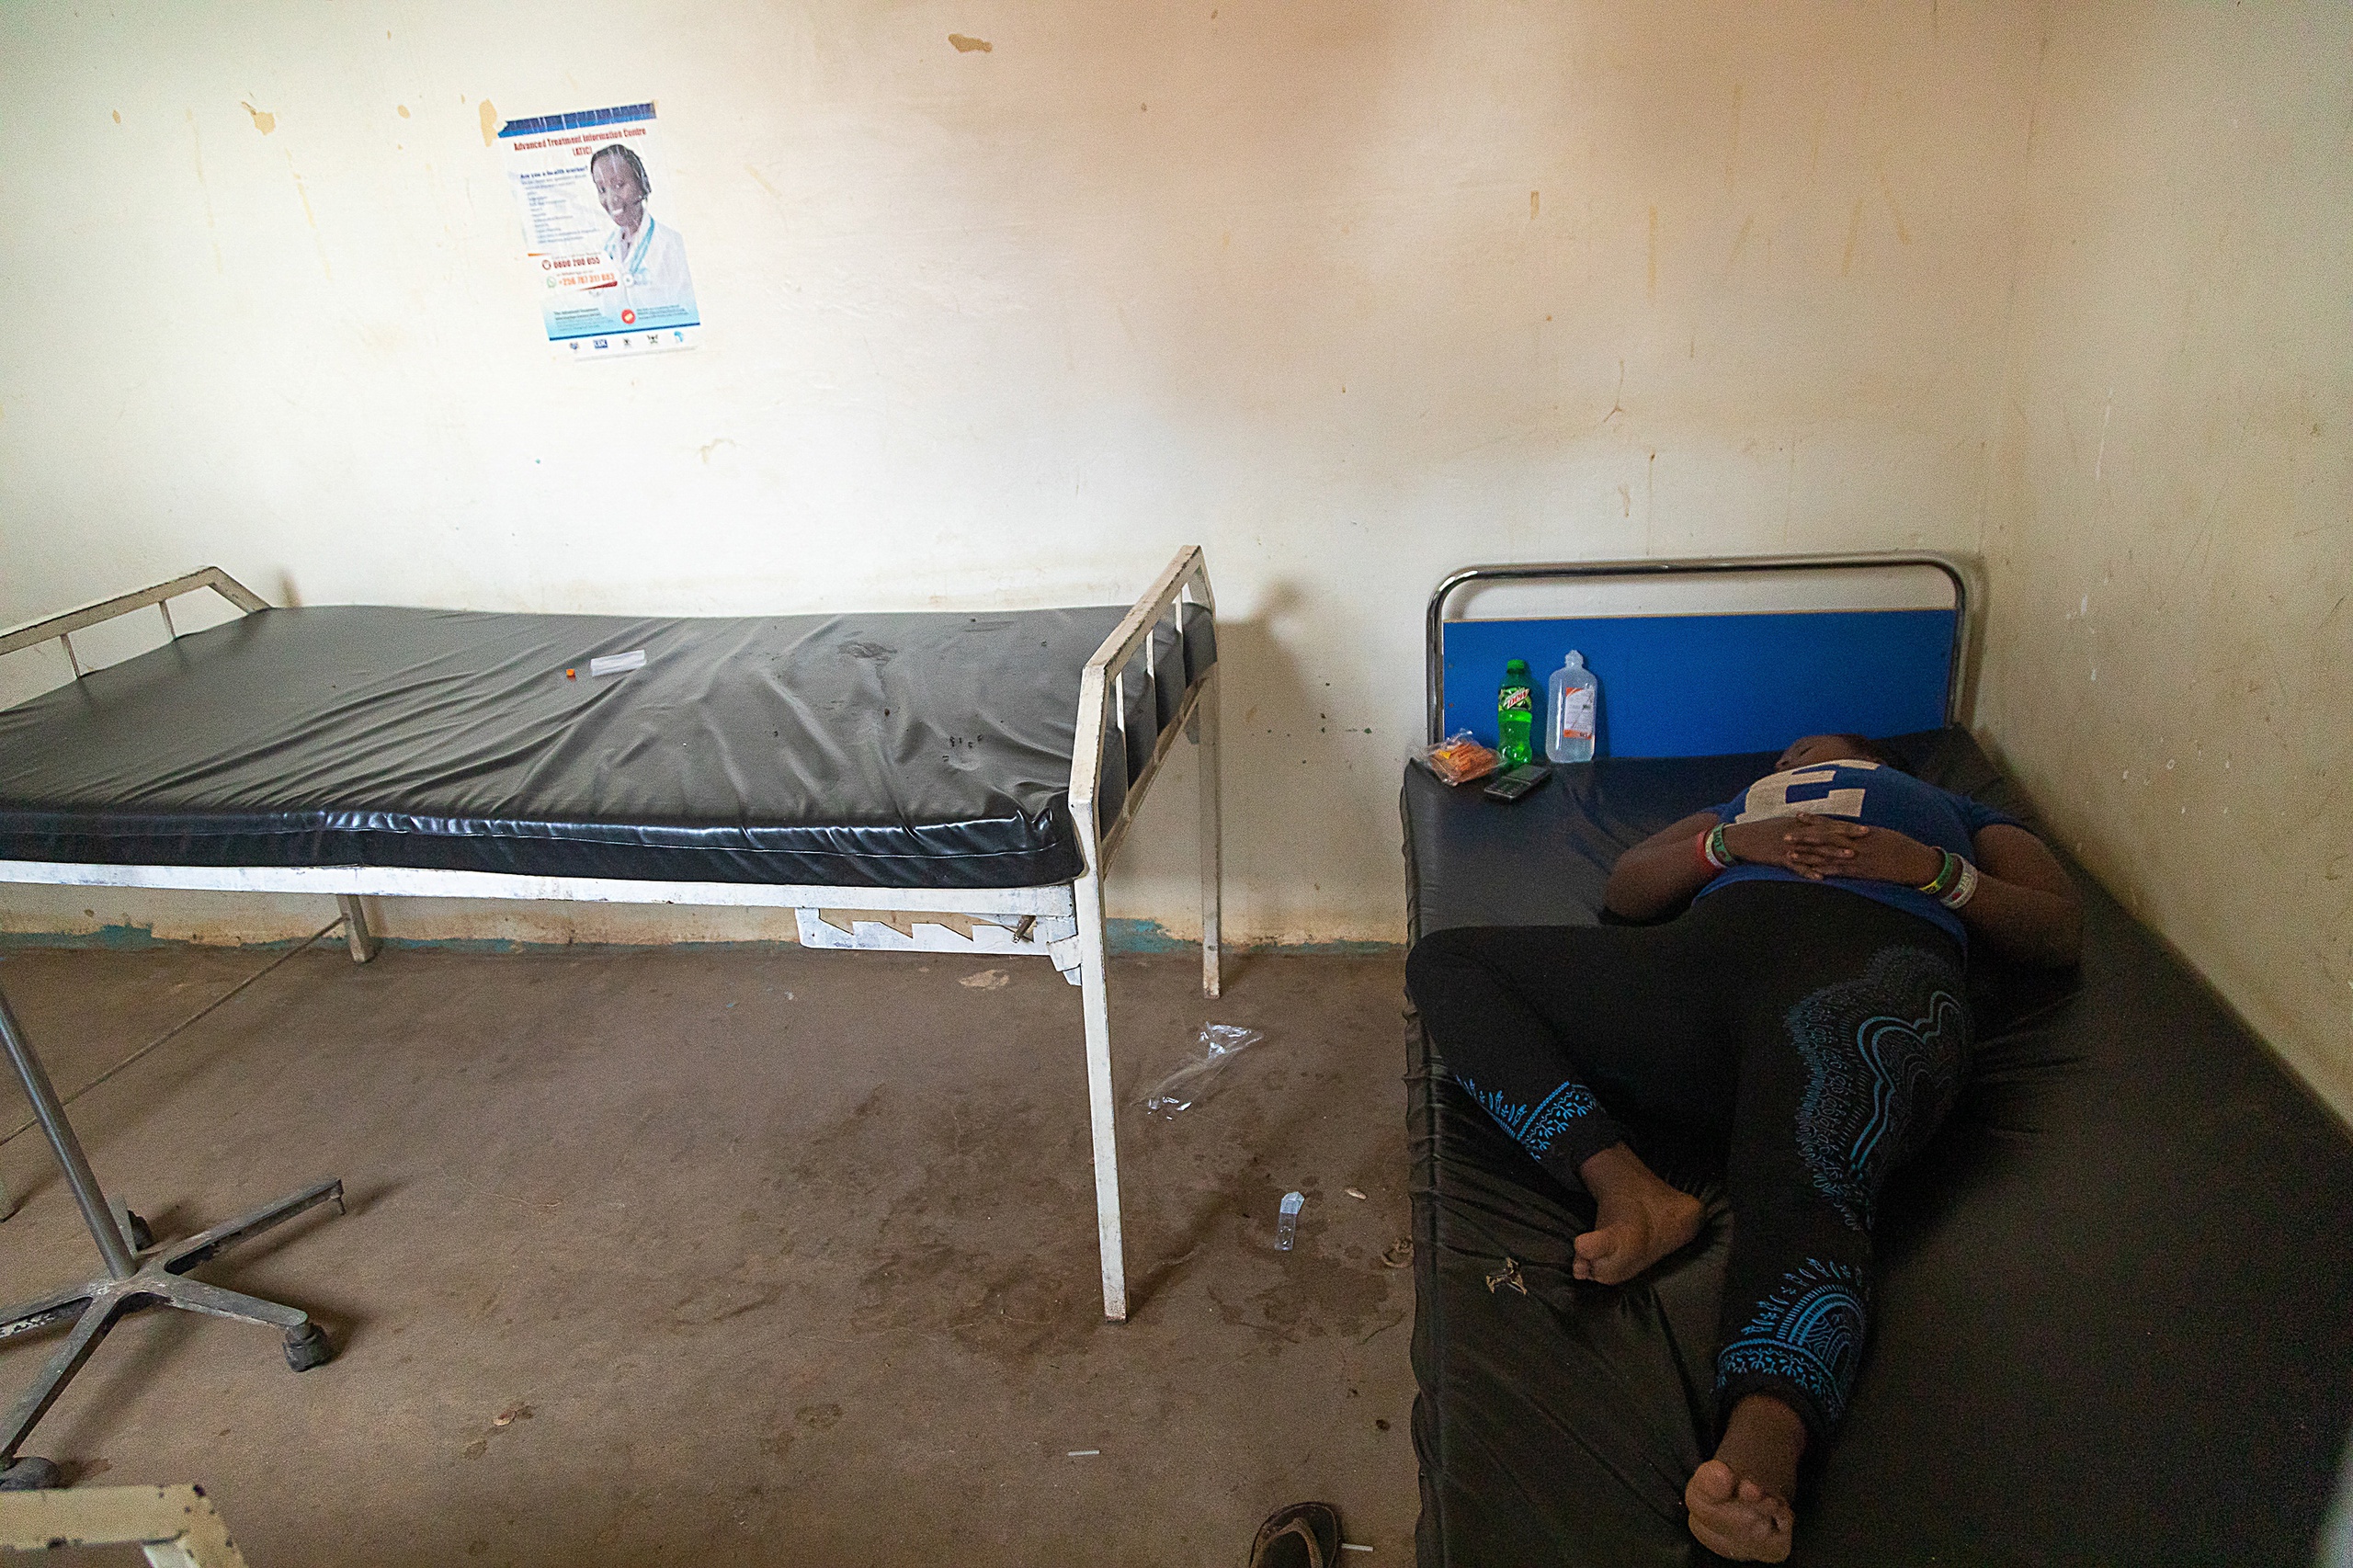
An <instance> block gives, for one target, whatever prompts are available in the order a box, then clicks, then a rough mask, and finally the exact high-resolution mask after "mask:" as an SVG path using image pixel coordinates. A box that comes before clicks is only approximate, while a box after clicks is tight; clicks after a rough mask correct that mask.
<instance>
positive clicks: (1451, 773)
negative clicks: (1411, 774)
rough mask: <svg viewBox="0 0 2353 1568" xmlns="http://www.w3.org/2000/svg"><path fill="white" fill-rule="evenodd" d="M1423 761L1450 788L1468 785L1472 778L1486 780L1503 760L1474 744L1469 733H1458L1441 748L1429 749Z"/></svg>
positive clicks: (1441, 742)
mask: <svg viewBox="0 0 2353 1568" xmlns="http://www.w3.org/2000/svg"><path fill="white" fill-rule="evenodd" d="M1421 757H1422V761H1423V762H1424V763H1426V764H1427V765H1428V767H1429V770H1430V771H1431V772H1432V773H1435V774H1437V775H1438V777H1439V778H1442V779H1444V780H1445V781H1446V782H1447V783H1449V784H1468V783H1470V782H1471V780H1472V779H1473V778H1485V777H1486V776H1487V775H1488V774H1490V773H1493V772H1494V771H1495V765H1496V764H1497V763H1498V762H1500V761H1501V760H1502V759H1501V758H1500V757H1498V756H1496V755H1495V752H1494V751H1492V750H1490V749H1489V748H1487V747H1485V746H1483V745H1481V744H1479V743H1478V742H1477V741H1474V740H1472V738H1471V732H1470V731H1468V730H1457V731H1455V732H1454V733H1452V734H1450V735H1449V736H1447V737H1446V739H1444V740H1442V741H1440V742H1439V743H1438V744H1436V745H1434V746H1429V747H1426V748H1425V749H1424V750H1423V751H1422V753H1421Z"/></svg>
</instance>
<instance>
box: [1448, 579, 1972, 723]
mask: <svg viewBox="0 0 2353 1568" xmlns="http://www.w3.org/2000/svg"><path fill="white" fill-rule="evenodd" d="M1887 566H1927V567H1932V568H1934V569H1935V570H1937V571H1938V572H1941V573H1943V574H1945V579H1946V581H1948V582H1949V583H1950V584H1951V585H1952V608H1953V612H1954V613H1953V619H1952V652H1951V658H1950V663H1949V665H1947V667H1946V670H1945V722H1946V723H1948V724H1957V723H1959V722H1961V698H1962V693H1963V690H1964V687H1965V685H1966V682H1965V679H1964V676H1965V673H1966V671H1967V668H1968V653H1969V645H1970V621H1969V574H1970V572H1971V570H1972V562H1968V561H1967V560H1966V559H1965V558H1963V557H1960V556H1952V555H1941V554H1938V553H1937V552H1935V551H1888V552H1884V553H1861V554H1854V555H1749V556H1739V555H1719V556H1689V557H1683V558H1672V557H1669V558H1654V559H1643V560H1636V561H1562V562H1548V563H1543V564H1534V565H1526V566H1466V567H1464V568H1463V569H1462V570H1461V571H1460V572H1455V573H1452V574H1449V575H1448V576H1447V577H1445V578H1444V579H1442V580H1441V581H1440V582H1439V583H1438V586H1437V587H1436V588H1435V589H1433V590H1432V591H1431V593H1430V603H1429V612H1428V617H1427V624H1426V629H1425V632H1424V638H1425V645H1424V649H1423V666H1422V690H1423V692H1424V693H1425V694H1426V696H1427V699H1428V704H1429V711H1428V715H1427V722H1428V729H1429V744H1432V745H1436V744H1438V742H1439V741H1441V740H1444V739H1445V738H1446V735H1445V724H1446V604H1447V600H1448V599H1449V598H1451V597H1453V596H1454V595H1455V594H1456V593H1457V592H1458V591H1460V590H1461V589H1463V588H1466V587H1469V586H1470V585H1472V584H1474V583H1501V582H1525V581H1530V580H1540V579H1546V578H1578V577H1676V576H1709V575H1721V574H1731V573H1741V572H1825V571H1851V570H1860V569H1865V568H1870V567H1887Z"/></svg>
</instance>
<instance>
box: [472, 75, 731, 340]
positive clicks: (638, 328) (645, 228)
mask: <svg viewBox="0 0 2353 1568" xmlns="http://www.w3.org/2000/svg"><path fill="white" fill-rule="evenodd" d="M498 144H499V148H500V150H501V153H502V155H503V156H504V158H505V159H506V173H507V177H508V178H509V179H510V180H512V181H513V182H514V186H515V199H516V201H517V203H518V204H519V206H520V207H521V209H522V214H523V242H524V247H525V252H526V255H527V256H528V257H529V263H530V270H531V278H532V287H533V288H534V290H537V292H538V293H539V296H540V320H541V322H542V324H544V326H545V328H546V330H547V336H548V341H549V342H550V343H551V344H553V345H555V347H556V349H557V352H558V354H559V356H560V357H562V358H578V359H604V358H612V357H614V356H617V355H624V354H652V353H658V352H661V351H663V350H665V349H673V348H691V347H694V344H695V339H696V337H697V335H699V332H700V331H701V328H702V315H701V313H700V312H699V311H698V310H697V309H696V308H695V283H694V278H693V276H692V275H691V274H690V273H688V270H687V242H686V241H685V240H684V239H682V238H681V237H680V236H679V234H678V231H677V230H676V228H674V227H672V226H671V223H670V220H669V216H668V214H669V211H670V209H669V208H667V207H665V205H664V199H665V198H666V197H667V196H668V195H669V194H670V190H669V175H668V172H667V170H666V167H665V165H663V163H662V161H661V160H660V159H659V158H658V157H656V156H655V155H654V149H655V146H656V144H657V139H656V137H655V135H654V106H653V105H652V104H629V105H626V106H624V107H622V108H599V109H587V110H584V111H581V112H578V113H574V114H550V115H541V116H540V117H539V118H537V119H510V120H508V121H507V122H506V124H504V125H502V126H500V127H499V128H498Z"/></svg>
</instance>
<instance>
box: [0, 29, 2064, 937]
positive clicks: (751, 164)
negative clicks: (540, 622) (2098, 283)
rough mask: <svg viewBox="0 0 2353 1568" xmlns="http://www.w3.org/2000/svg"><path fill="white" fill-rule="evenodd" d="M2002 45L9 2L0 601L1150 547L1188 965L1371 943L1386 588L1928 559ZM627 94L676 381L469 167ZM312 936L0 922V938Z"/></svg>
mask: <svg viewBox="0 0 2353 1568" xmlns="http://www.w3.org/2000/svg"><path fill="white" fill-rule="evenodd" d="M951 33H956V34H961V35H964V36H965V37H966V38H968V39H975V40H985V41H986V42H987V43H988V44H989V46H990V47H989V48H988V49H986V50H985V51H983V50H980V49H977V48H975V49H969V50H960V49H958V48H957V47H955V46H954V45H952V44H951V42H950V41H949V35H950V34H951ZM2039 39H2040V8H2039V7H2035V6H2019V5H2008V4H1977V5H1972V4H1965V3H1959V0H1920V3H1916V4H1908V5H1895V6H1868V7H1865V6H1827V5H1798V4H1777V5H1763V6H1718V5H1698V4H1674V3H1663V4H1645V5H1643V6H1610V5H1604V4H1600V3H1598V0H1574V3H1565V4H1560V5H1545V6H1525V5H1494V4H1485V3H1478V4H1472V3H1461V4H1443V3H1438V4H1433V3H1427V0H1415V3H1411V4H1408V3H1404V0H1379V3H1374V0H1289V3H1286V4H1281V5H1274V4H1267V3H1264V0H1239V3H1233V0H1202V3H1199V4H1191V5H1185V6H1106V5H1102V4H1099V3H1094V4H1083V3H1080V0H1035V3H1031V4H1010V3H1005V0H965V3H960V4H940V3H937V0H916V3H909V4H899V5H892V6H875V5H870V4H866V3H863V0H860V3H851V0H804V3H801V4H793V5H774V6H767V5H752V4H749V3H746V0H714V3H712V4H707V5H699V6H616V5H596V4H585V5H584V4H573V5H565V6H552V5H532V4H520V5H515V6H497V7H490V8H483V7H480V6H456V5H446V6H398V7H392V6H377V7H364V6H363V7H349V6H339V7H318V6H301V5H294V4H290V3H279V4H256V5H253V6H243V7H237V8H234V9H233V10H228V11H223V10H222V9H220V8H218V7H198V6H177V7H150V8H141V9H139V10H137V11H135V12H133V11H124V12H121V13H119V14H115V15H108V14H107V13H105V12H103V11H101V10H99V9H97V8H94V7H82V8H79V9H74V8H67V7H62V6H11V7H8V8H6V11H5V12H0V54H5V56H6V59H7V60H8V62H9V63H8V66H7V76H8V82H9V108H8V110H7V114H8V124H9V130H10V147H11V151H10V155H9V156H8V157H7V158H6V159H5V160H0V209H5V210H6V211H7V212H8V213H9V214H10V215H11V216H10V221H9V222H7V223H6V224H0V274H5V276H6V278H8V279H9V282H10V299H11V304H10V306H9V326H8V333H9V341H8V345H7V347H6V350H5V351H0V623H6V622H13V621H17V620H19V619H28V618H30V617H32V616H35V615H37V614H40V613H45V612H49V611H51V610H54V609H57V608H63V607H65V606H69V605H72V604H74V603H78V602H80V601H83V600H85V599H87V598H92V597H98V596H100V595H103V594H107V593H110V592H115V591H119V590H120V589H123V588H125V587H129V586H133V585H140V584H144V583H147V582H152V581H155V580H159V579H161V578H164V577H167V576H170V575H173V574H176V573H179V572H181V571H184V570H186V569H188V568H189V567H190V566H193V565H195V564H198V563H199V562H218V563H219V564H221V565H222V566H224V567H226V568H228V569H229V570H230V571H232V572H233V573H234V574H237V575H238V576H239V577H241V578H243V579H244V580H245V581H247V582H249V583H251V584H252V585H255V586H256V588H258V589H260V590H261V591H263V592H264V593H266V594H267V595H268V596H270V597H273V598H276V599H278V600H280V601H281V602H292V601H300V602H303V603H314V604H315V603H332V602H343V601H375V602H393V603H411V604H433V605H450V606H464V607H474V608H494V609H531V610H537V609H550V610H552V609H597V610H604V609H621V608H631V609H640V610H646V611H676V612H695V611H715V612H716V611H728V612H741V611H755V610H759V611H776V612H790V611H798V610H807V609H817V608H838V607H842V606H860V607H872V608H897V607H913V608H924V607H930V606H940V607H957V608H962V607H983V606H997V605H1012V604H1034V603H1042V602H1055V601H1061V602H1069V601H1072V600H1082V601H1098V602H1099V601H1103V600H1108V599H1112V598H1118V597H1125V596H1128V595H1131V594H1132V593H1133V592H1134V591H1135V590H1136V589H1137V588H1138V587H1140V586H1141V585H1142V584H1143V583H1144V582H1145V581H1147V580H1148V579H1149V578H1150V576H1151V575H1152V574H1153V573H1154V571H1155V570H1156V569H1157V568H1158V566H1159V565H1160V564H1161V563H1162V562H1165V560H1166V559H1167V558H1168V556H1169V555H1170V554H1171V553H1172V552H1173V551H1175V550H1176V548H1177V547H1178V546H1180V545H1182V544H1185V543H1188V542H1194V541H1199V542H1200V543H1203V544H1205V545H1207V546H1208V548H1209V553H1210V560H1211V565H1212V569H1213V571H1214V573H1215V574H1216V578H1217V584H1218V588H1219V593H1220V597H1221V607H1222V611H1223V613H1224V615H1225V617H1226V619H1227V635H1226V637H1225V640H1224V646H1225V648H1226V649H1227V651H1228V653H1229V656H1230V662H1229V665H1228V678H1229V681H1230V686H1229V688H1228V691H1227V699H1226V700H1227V733H1228V737H1229V742H1230V749H1229V752H1228V756H1227V760H1226V767H1225V778H1224V784H1225V792H1226V793H1225V800H1226V818H1225V820H1226V822H1227V824H1228V828H1229V835H1230V842H1229V844H1228V853H1227V865H1228V867H1229V869H1230V887H1231V902H1230V904H1229V930H1230V931H1232V932H1233V933H1234V934H1236V935H1238V936H1239V937H1242V938H1244V939H1249V940H1285V941H1347V940H1375V941H1393V940H1396V939H1398V938H1400V937H1402V935H1403V931H1404V915H1403V886H1404V881H1403V876H1402V872H1401V867H1400V862H1399V857H1398V849H1397V844H1398V832H1397V825H1396V814H1395V804H1394V802H1395V795H1396V781H1397V769H1398V765H1399V760H1400V758H1401V757H1402V756H1403V755H1404V751H1405V749H1406V747H1407V746H1408V745H1409V744H1411V743H1412V742H1413V741H1414V740H1415V737H1416V734H1417V732H1418V727H1419V710H1420V687H1421V669H1420V649H1419V632H1420V616H1421V610H1422V604H1423V599H1424V597H1425V596H1426V595H1427V591H1428V589H1429V588H1430V586H1431V585H1432V584H1433V583H1434V582H1435V581H1436V580H1437V579H1438V577H1439V576H1440V575H1441V574H1443V573H1445V572H1446V571H1448V570H1449V569H1451V568H1453V567H1455V566H1458V565H1461V564H1462V563H1465V562H1473V561H1495V560H1515V559H1518V560H1527V559H1544V558H1558V557H1606V556H1620V555H1638V554H1645V553H1662V554H1663V553H1676V552H1688V551H1779V550H1785V549H1786V550H1807V549H1837V548H1848V547H1875V546H1891V545H1901V544H1928V545H1938V546H1946V547H1951V548H1956V549H1961V550H1964V551H1966V550H1973V549H1975V548H1976V546H1977V544H1978V542H1979V539H1980V532H1981V527H1982V514H1983V513H1984V508H1985V506H1986V496H1985V486H1986V475H1987V472H1988V468H1987V459H1986V452H1987V445H1988V442H1989V441H1991V440H1992V439H1993V438H1994V437H1995V434H1996V431H1995V416H1996V413H1997V410H1998V409H1999V407H2000V406H2001V397H2000V393H2001V390H2002V387H2003V385H2004V379H2005V376H2006V374H2008V373H2010V370H2011V368H2010V367H2008V366H2007V365H2006V358H2005V352H2004V342H2005V338H2004V333H2005V330H2006V324H2007V322H2008V320H2009V315H2010V311H2011V283H2012V279H2013V276H2014V271H2015V267H2016V263H2017V259H2018V249H2019V234H2018V227H2017V215H2018V197H2019V193H2020V188H2021V180H2022V178H2023V175H2024V171H2025V168H2026V155H2027V152H2026V150H2027V142H2028V136H2029V125H2030V121H2031V119H2032V113H2033V93H2034V84H2035V79H2036V70H2037V59H2038V56H2037V46H2038V40H2039ZM647 98H652V99H654V100H655V101H657V102H658V104H659V105H660V109H661V115H662V124H663V127H664V130H665V135H666V136H667V137H668V139H669V141H670V145H671V150H672V153H673V154H674V160H675V162H676V175H675V176H674V177H673V178H672V179H671V181H669V182H668V185H669V187H668V188H665V189H664V190H662V191H659V192H657V195H656V201H655V208H656V211H657V213H658V214H660V215H663V216H666V217H667V218H669V219H670V220H671V221H672V222H675V223H676V226H677V227H678V228H679V230H680V231H681V232H682V233H684V234H685V235H686V236H687V239H688V245H689V247H690V254H691V256H692V259H693V265H694V267H695V273H696V278H697V282H698V289H699V296H700V299H701V301H702V303H703V306H704V310H705V312H706V314H707V317H708V319H709V321H710V324H711V325H710V337H709V341H708V343H707V346H706V347H703V348H701V349H699V350H698V351H696V352H694V353H691V354H686V355H677V356H672V357H668V358H660V359H649V360H642V361H637V362H633V363H628V364H617V365H598V366H588V367H582V366H576V365H570V364H560V363H557V362H556V361H555V360H554V358H553V357H552V356H551V353H550V352H549V350H548V349H547V348H546V347H544V346H543V345H542V344H541V343H540V342H539V341H538V340H537V339H538V326H537V313H536V304H535V299H534V290H535V289H536V288H537V284H536V282H535V281H534V279H533V278H530V277H529V276H527V275H526V273H525V271H524V268H523V267H522V264H521V260H520V256H519V253H520V251H521V248H522V245H521V235H520V230H519V226H518V223H517V217H516V212H515V206H514V201H513V199H512V197H511V195H510V194H509V191H508V189H507V187H506V182H505V178H504V176H503V174H502V171H501V169H500V167H499V165H498V161H497V157H496V154H495V153H494V152H493V150H492V149H491V148H490V147H489V146H488V145H487V144H486V142H485V127H486V126H488V125H492V124H494V123H495V122H496V120H497V119H500V118H504V117H509V116H525V115H536V114H542V113H548V112H553V111H559V110H564V109H570V108H585V107H592V106H597V105H603V104H610V103H626V102H636V101H641V100H644V99H647ZM1192 822H1193V806H1192V800H1191V796H1190V791H1189V788H1188V778H1187V777H1186V776H1184V774H1183V773H1182V772H1181V771H1180V773H1179V774H1178V775H1177V776H1176V777H1172V778H1169V779H1168V780H1167V781H1166V782H1165V785H1164V787H1163V790H1162V791H1161V792H1160V793H1159V794H1158V795H1156V797H1155V799H1154V803H1153V804H1152V806H1151V807H1150V809H1149V810H1148V811H1147V813H1146V816H1145V819H1144V821H1143V823H1142V826H1141V828H1140V831H1139V833H1138V835H1137V838H1136V840H1135V843H1134V846H1133V847H1134V855H1133V858H1132V859H1131V861H1129V862H1128V863H1127V864H1126V865H1124V866H1123V867H1122V868H1121V869H1120V871H1119V872H1118V873H1117V874H1116V875H1115V877H1114V881H1113V887H1112V896H1113V903H1114V907H1115V912H1116V913H1119V914H1120V915H1125V916H1127V917H1129V918H1132V919H1137V920H1143V921H1151V922H1157V923H1159V924H1160V925H1161V926H1163V927H1165V929H1166V930H1168V931H1170V932H1172V933H1175V934H1177V935H1180V936H1181V935H1183V934H1186V933H1187V932H1188V931H1189V930H1191V929H1192V928H1193V914H1192V911H1193V907H1194V904H1193V894H1192V891H1191V885H1190V881H1191V871H1192V864H1193V846H1192V841H1191V835H1192ZM85 912H86V913H85ZM316 919H324V914H320V913H318V912H315V911H313V910H312V909H311V908H310V907H309V906H308V905H287V904H272V903H264V902H254V903H238V902H236V901H232V900H222V899H203V900H188V899H179V900H170V899H162V898H153V897H151V898H148V899H143V900H133V899H131V898H127V897H123V896H119V895H114V896H108V897H106V898H95V897H91V896H88V895H69V896H58V895H51V894H43V893H33V892H25V891H21V890H20V891H14V892H0V925H6V926H17V927H18V928H27V927H30V928H36V929H57V928H60V927H61V926H98V925H104V924H108V923H109V922H129V923H131V924H134V925H150V924H152V925H153V927H154V929H155V930H156V931H157V932H158V933H159V934H163V935H196V936H199V937H210V938H233V937H251V936H260V935H283V934H287V933H290V932H292V931H295V930H307V929H309V928H310V927H311V926H312V925H313V924H314V923H315V920H316ZM392 919H393V921H394V924H395V929H400V930H404V931H406V932H407V933H408V934H415V935H439V936H455V937H468V936H524V937H547V938H551V939H562V938H563V937H565V936H567V935H578V936H584V937H596V936H608V935H617V934H618V935H642V936H649V937H661V936H665V935H693V936H700V937H715V936H728V935H744V934H753V933H756V931H757V930H759V929H763V928H765V927H762V926H760V924H759V922H757V921H756V920H747V919H746V918H745V917H741V916H719V915H691V916H688V915H672V914H669V913H663V914H660V915H623V914H620V913H617V912H610V911H600V910H582V909H577V908H566V907H560V906H535V907H531V908H527V909H514V910H483V909H475V908H469V907H464V906H432V907H424V908H407V909H404V910H401V911H398V912H395V913H394V914H393V915H392Z"/></svg>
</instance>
